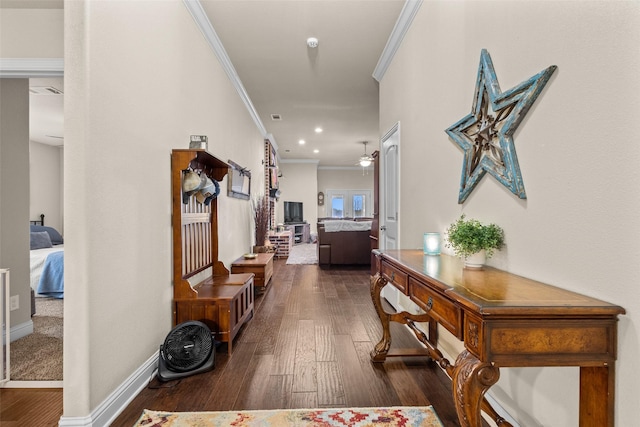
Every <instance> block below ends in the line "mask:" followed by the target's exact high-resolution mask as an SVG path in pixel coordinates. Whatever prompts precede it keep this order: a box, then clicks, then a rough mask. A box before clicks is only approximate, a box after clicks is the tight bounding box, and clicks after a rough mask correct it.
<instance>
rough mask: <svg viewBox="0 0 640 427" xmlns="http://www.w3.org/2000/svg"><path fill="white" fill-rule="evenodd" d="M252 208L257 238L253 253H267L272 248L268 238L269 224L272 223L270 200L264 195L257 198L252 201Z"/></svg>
mask: <svg viewBox="0 0 640 427" xmlns="http://www.w3.org/2000/svg"><path fill="white" fill-rule="evenodd" d="M251 208H252V209H251V210H252V211H253V222H254V226H255V229H254V230H255V237H256V243H255V246H254V247H253V252H256V253H260V252H267V251H268V250H269V249H270V247H271V242H269V238H268V234H269V224H270V222H271V218H270V215H271V213H270V212H269V200H268V198H267V197H265V196H263V195H260V196H256V197H255V198H254V199H253V200H252V201H251Z"/></svg>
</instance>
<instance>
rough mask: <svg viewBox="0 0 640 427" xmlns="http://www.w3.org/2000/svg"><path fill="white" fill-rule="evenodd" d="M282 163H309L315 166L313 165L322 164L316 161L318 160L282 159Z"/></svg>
mask: <svg viewBox="0 0 640 427" xmlns="http://www.w3.org/2000/svg"><path fill="white" fill-rule="evenodd" d="M280 163H298V164H301V163H307V164H313V165H317V164H320V160H316V159H282V160H280Z"/></svg>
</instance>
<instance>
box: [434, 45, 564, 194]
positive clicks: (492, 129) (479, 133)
mask: <svg viewBox="0 0 640 427" xmlns="http://www.w3.org/2000/svg"><path fill="white" fill-rule="evenodd" d="M556 68H558V67H556V66H555V65H552V66H550V67H548V68H546V69H545V70H543V71H541V72H539V73H538V74H536V75H535V76H533V77H531V78H530V79H528V80H526V81H524V82H522V83H520V84H519V85H517V86H515V87H513V88H512V89H509V90H508V91H506V92H502V91H500V85H499V84H498V79H497V78H496V73H495V71H494V69H493V63H492V62H491V57H490V56H489V52H487V50H486V49H483V50H482V53H481V54H480V67H479V68H478V80H477V81H476V89H475V95H474V98H473V106H472V111H471V113H470V114H469V115H467V116H466V117H464V118H463V119H461V120H460V121H458V122H457V123H455V124H454V125H452V126H451V127H449V128H448V129H447V130H446V132H447V134H448V135H449V136H450V137H451V138H452V139H453V140H454V141H455V143H456V144H458V146H460V148H462V149H463V150H464V162H463V165H462V177H461V179H460V193H459V195H458V203H464V201H465V200H466V199H467V197H468V196H469V194H471V192H472V191H473V189H474V188H475V187H476V185H477V184H478V182H480V180H481V179H482V177H483V176H484V175H485V173H487V172H489V174H490V175H493V177H494V178H495V179H497V180H498V181H499V182H500V183H502V185H504V186H505V187H507V188H508V189H509V190H511V192H512V193H513V194H515V195H516V196H518V197H520V198H521V199H526V198H527V195H526V193H525V191H524V183H523V182H522V174H521V173H520V166H519V164H518V156H517V155H516V149H515V146H514V144H513V133H514V132H515V130H516V129H517V128H518V125H520V122H522V119H524V116H525V115H526V114H527V112H528V111H529V109H530V108H531V106H532V105H533V103H534V102H535V100H536V99H537V98H538V95H540V92H542V89H543V88H544V86H545V85H546V84H547V82H548V81H549V79H550V78H551V75H552V74H553V72H554V71H555V70H556Z"/></svg>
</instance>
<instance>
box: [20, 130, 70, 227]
mask: <svg viewBox="0 0 640 427" xmlns="http://www.w3.org/2000/svg"><path fill="white" fill-rule="evenodd" d="M63 153H64V149H63V148H62V147H54V146H52V145H47V144H40V143H38V142H34V141H30V142H29V176H30V186H29V189H30V191H29V201H30V202H29V219H30V220H36V219H40V215H41V214H44V215H45V218H44V222H45V225H48V226H50V227H53V228H55V229H56V230H58V231H59V232H60V233H61V234H62V235H63V236H64V229H63V227H62V217H63V214H62V197H63V192H62V188H63V182H62V176H63V175H62V171H63V170H64V165H63V163H64V162H63Z"/></svg>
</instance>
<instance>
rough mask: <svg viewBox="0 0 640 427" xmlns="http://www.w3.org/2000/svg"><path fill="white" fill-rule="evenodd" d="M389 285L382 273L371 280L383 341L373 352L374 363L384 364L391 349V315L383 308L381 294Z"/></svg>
mask: <svg viewBox="0 0 640 427" xmlns="http://www.w3.org/2000/svg"><path fill="white" fill-rule="evenodd" d="M386 284H387V280H386V279H384V278H383V277H382V276H381V275H380V273H376V275H375V276H373V277H372V278H371V287H370V291H371V300H372V301H373V306H374V307H375V309H376V313H378V317H379V318H380V323H382V339H381V340H380V342H378V344H376V346H375V347H374V348H373V350H371V353H370V357H371V361H372V362H384V361H385V359H386V358H387V353H388V352H389V348H390V347H391V332H390V330H389V321H390V320H389V314H387V312H385V311H384V308H382V301H381V298H382V296H381V293H382V288H384V287H385V285H386Z"/></svg>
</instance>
